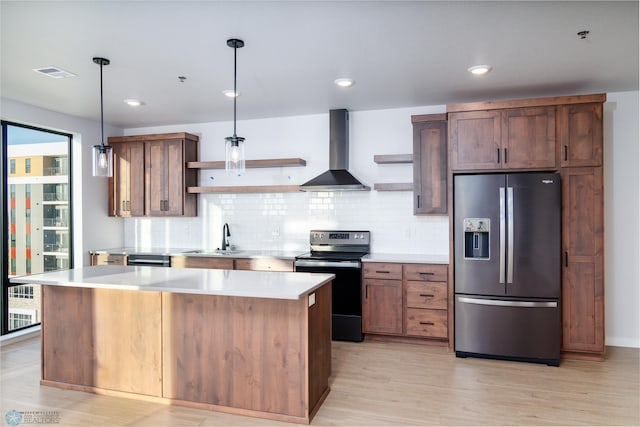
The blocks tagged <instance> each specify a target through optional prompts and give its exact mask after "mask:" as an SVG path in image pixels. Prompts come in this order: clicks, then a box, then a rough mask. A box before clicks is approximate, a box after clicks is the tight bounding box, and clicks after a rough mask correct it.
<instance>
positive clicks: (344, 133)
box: [300, 109, 371, 191]
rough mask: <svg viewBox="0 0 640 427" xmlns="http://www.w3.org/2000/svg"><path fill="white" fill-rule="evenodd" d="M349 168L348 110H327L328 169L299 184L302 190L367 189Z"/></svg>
mask: <svg viewBox="0 0 640 427" xmlns="http://www.w3.org/2000/svg"><path fill="white" fill-rule="evenodd" d="M348 168H349V112H348V111H347V110H346V109H339V110H329V170H328V171H326V172H324V173H322V174H320V175H318V176H317V177H315V178H313V179H312V180H310V181H307V182H305V183H304V184H302V185H301V186H300V189H301V190H302V191H342V190H352V191H353V190H360V191H368V190H370V189H371V188H369V187H367V186H366V185H364V184H363V183H362V182H360V181H359V180H358V179H357V178H356V177H354V176H353V175H351V173H349V171H348V170H347V169H348Z"/></svg>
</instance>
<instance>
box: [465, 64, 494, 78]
mask: <svg viewBox="0 0 640 427" xmlns="http://www.w3.org/2000/svg"><path fill="white" fill-rule="evenodd" d="M467 71H468V72H470V73H471V74H475V75H476V76H483V75H485V74H488V73H489V71H491V65H474V66H473V67H469V68H467Z"/></svg>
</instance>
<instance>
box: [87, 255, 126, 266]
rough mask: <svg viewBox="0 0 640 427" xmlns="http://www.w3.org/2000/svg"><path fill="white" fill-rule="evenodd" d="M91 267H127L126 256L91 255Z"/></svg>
mask: <svg viewBox="0 0 640 427" xmlns="http://www.w3.org/2000/svg"><path fill="white" fill-rule="evenodd" d="M90 257H91V260H90V262H91V265H127V256H126V255H122V254H91V255H90Z"/></svg>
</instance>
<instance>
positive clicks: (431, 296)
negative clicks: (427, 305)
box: [420, 294, 435, 298]
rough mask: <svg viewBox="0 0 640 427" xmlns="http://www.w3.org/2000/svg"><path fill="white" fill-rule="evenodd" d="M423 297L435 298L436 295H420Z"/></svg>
mask: <svg viewBox="0 0 640 427" xmlns="http://www.w3.org/2000/svg"><path fill="white" fill-rule="evenodd" d="M420 296H421V297H426V298H433V297H434V296H435V295H433V294H420Z"/></svg>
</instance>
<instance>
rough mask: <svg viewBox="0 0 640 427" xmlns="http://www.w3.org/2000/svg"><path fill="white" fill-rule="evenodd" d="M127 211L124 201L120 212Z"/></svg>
mask: <svg viewBox="0 0 640 427" xmlns="http://www.w3.org/2000/svg"><path fill="white" fill-rule="evenodd" d="M126 210H127V202H126V201H125V200H123V201H122V211H123V212H124V211H126Z"/></svg>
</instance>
